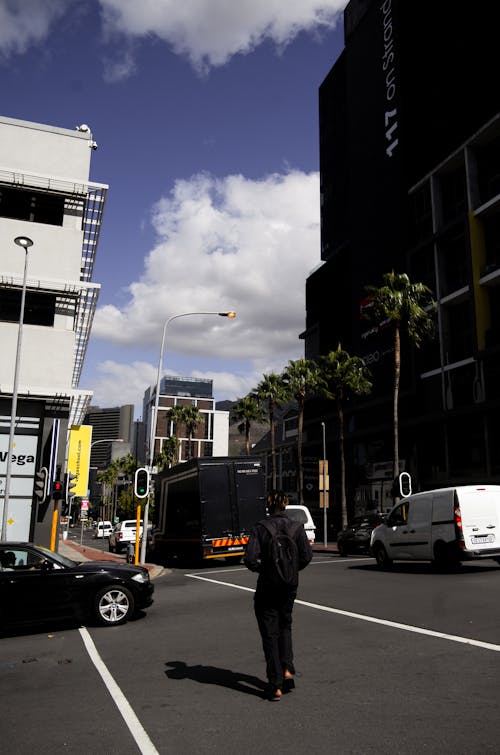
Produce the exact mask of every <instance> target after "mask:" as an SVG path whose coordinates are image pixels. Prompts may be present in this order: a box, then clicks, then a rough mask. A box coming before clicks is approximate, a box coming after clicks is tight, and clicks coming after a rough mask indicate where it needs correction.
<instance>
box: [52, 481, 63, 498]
mask: <svg viewBox="0 0 500 755" xmlns="http://www.w3.org/2000/svg"><path fill="white" fill-rule="evenodd" d="M62 497H63V484H62V482H61V480H54V484H53V485H52V498H53V499H54V501H60V500H61V498H62Z"/></svg>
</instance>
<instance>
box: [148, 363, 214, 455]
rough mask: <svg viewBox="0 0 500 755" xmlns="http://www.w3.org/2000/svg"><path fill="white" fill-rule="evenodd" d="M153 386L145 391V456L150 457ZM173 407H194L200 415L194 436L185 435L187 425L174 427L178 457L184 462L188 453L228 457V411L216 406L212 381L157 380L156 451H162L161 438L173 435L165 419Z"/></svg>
mask: <svg viewBox="0 0 500 755" xmlns="http://www.w3.org/2000/svg"><path fill="white" fill-rule="evenodd" d="M155 396H156V386H151V387H149V388H148V389H147V390H146V391H145V393H144V401H143V418H144V420H145V427H146V433H145V442H146V446H147V449H146V453H145V456H146V458H148V460H149V443H150V435H151V422H152V416H153V413H154V406H155ZM173 406H194V407H196V408H197V409H198V410H199V412H200V414H201V417H202V422H201V423H200V424H199V425H198V426H197V428H196V430H195V432H194V434H193V437H192V438H191V440H190V438H189V437H188V434H187V431H186V428H185V427H184V426H183V425H181V426H180V427H179V428H177V430H178V432H177V433H176V434H177V438H178V440H179V449H178V460H179V461H186V459H187V458H188V457H189V456H227V453H228V444H229V412H225V411H220V410H217V409H216V408H215V399H214V398H213V387H212V380H203V379H201V378H185V377H163V378H162V379H161V382H160V397H159V406H158V421H157V423H156V428H155V433H154V444H155V452H154V455H156V454H158V453H159V452H160V451H161V448H162V446H163V441H164V440H165V439H166V438H168V437H170V436H171V435H173V434H174V427H173V423H172V422H171V421H170V420H168V418H167V411H168V409H170V408H171V407H173Z"/></svg>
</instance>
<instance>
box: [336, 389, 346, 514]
mask: <svg viewBox="0 0 500 755" xmlns="http://www.w3.org/2000/svg"><path fill="white" fill-rule="evenodd" d="M337 414H338V420H339V446H340V496H341V504H342V526H343V527H347V499H346V492H345V452H344V411H343V408H342V396H339V397H338V398H337Z"/></svg>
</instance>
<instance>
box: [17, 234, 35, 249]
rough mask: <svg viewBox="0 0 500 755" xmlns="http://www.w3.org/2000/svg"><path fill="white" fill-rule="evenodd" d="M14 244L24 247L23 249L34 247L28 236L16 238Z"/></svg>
mask: <svg viewBox="0 0 500 755" xmlns="http://www.w3.org/2000/svg"><path fill="white" fill-rule="evenodd" d="M14 244H17V245H18V246H22V247H23V249H29V247H30V246H33V241H32V240H31V239H30V238H28V236H16V238H15V239H14Z"/></svg>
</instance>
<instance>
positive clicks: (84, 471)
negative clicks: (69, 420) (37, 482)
mask: <svg viewBox="0 0 500 755" xmlns="http://www.w3.org/2000/svg"><path fill="white" fill-rule="evenodd" d="M91 442H92V426H91V425H73V427H72V428H71V430H70V431H69V449H68V469H67V472H68V473H70V472H71V474H72V475H76V477H75V479H74V480H73V482H74V483H75V487H74V488H72V490H71V493H72V494H73V495H79V496H84V497H85V496H86V495H87V490H88V485H89V468H90V444H91Z"/></svg>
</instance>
